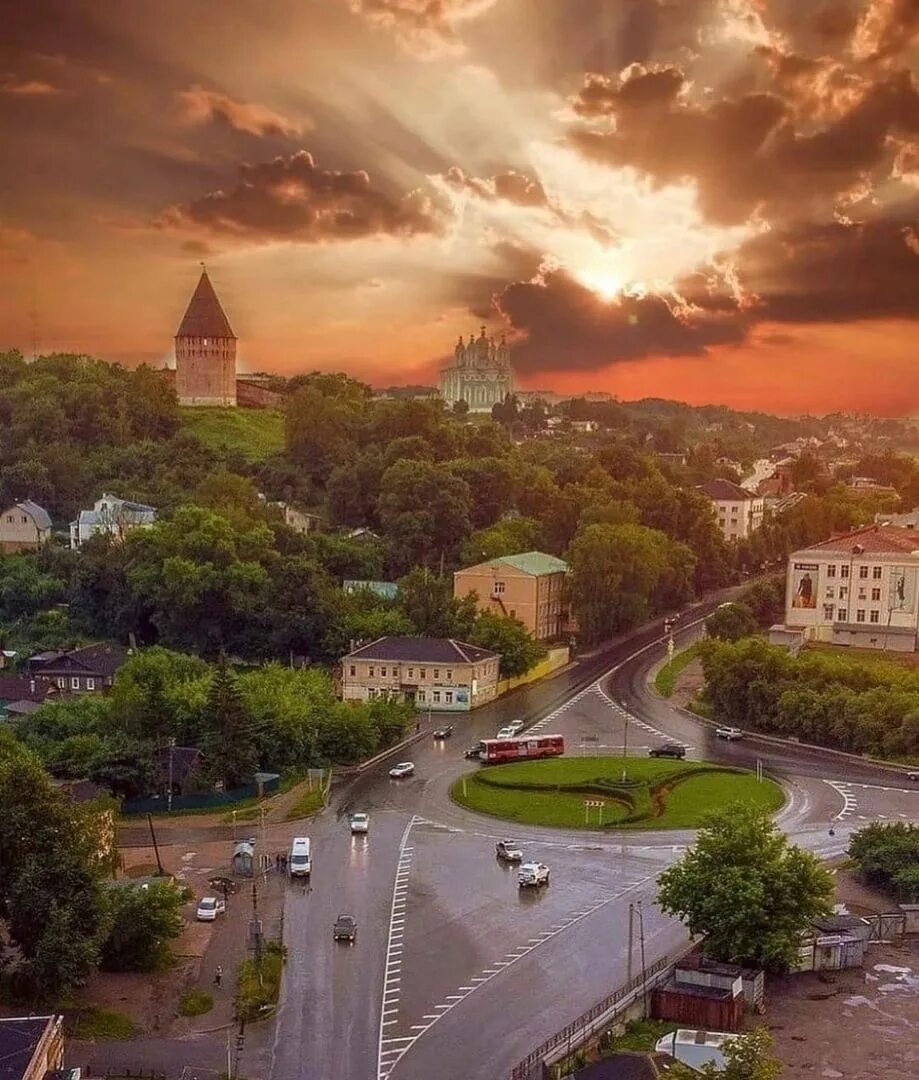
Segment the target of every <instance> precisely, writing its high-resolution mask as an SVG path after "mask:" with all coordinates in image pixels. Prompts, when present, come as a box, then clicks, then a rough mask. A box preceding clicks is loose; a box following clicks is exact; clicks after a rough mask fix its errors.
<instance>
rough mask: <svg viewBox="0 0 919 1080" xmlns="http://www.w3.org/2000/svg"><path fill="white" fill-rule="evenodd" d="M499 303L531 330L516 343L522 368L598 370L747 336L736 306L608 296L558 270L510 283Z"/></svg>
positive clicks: (515, 323) (512, 320)
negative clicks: (707, 307)
mask: <svg viewBox="0 0 919 1080" xmlns="http://www.w3.org/2000/svg"><path fill="white" fill-rule="evenodd" d="M496 306H497V308H498V310H499V312H500V313H501V314H502V315H503V316H504V318H505V319H506V320H507V322H508V323H509V324H510V325H511V326H512V327H513V328H514V329H515V330H517V331H520V332H522V333H523V334H525V335H526V338H525V340H523V341H521V342H519V343H518V344H517V345H516V346H515V347H514V366H515V368H516V369H517V370H518V371H521V372H536V371H560V370H594V369H598V368H603V367H606V366H607V365H609V364H612V363H615V362H616V361H619V360H636V359H641V358H642V357H646V356H686V355H700V354H703V353H704V352H705V351H706V349H707V347H708V346H709V345H715V344H725V343H731V342H740V341H742V340H743V338H744V334H745V329H746V318H745V316H744V315H742V314H741V313H739V312H737V311H729V312H713V311H703V310H689V309H687V308H686V307H685V305H681V304H680V302H679V301H678V300H675V299H674V300H665V299H664V298H663V297H660V296H644V297H629V296H621V297H619V298H617V299H616V300H615V301H604V300H602V299H600V298H599V297H598V296H597V295H596V293H594V292H592V291H591V290H590V289H588V288H585V287H584V286H583V285H581V284H580V283H579V282H577V281H575V280H574V278H572V277H571V276H570V275H569V274H567V273H565V272H564V271H561V270H558V271H554V272H552V273H548V274H545V275H544V276H543V277H542V278H541V279H539V280H537V281H530V282H517V283H515V284H513V285H508V286H507V288H506V289H505V290H504V291H503V292H502V293H501V294H500V295H499V296H497V297H496Z"/></svg>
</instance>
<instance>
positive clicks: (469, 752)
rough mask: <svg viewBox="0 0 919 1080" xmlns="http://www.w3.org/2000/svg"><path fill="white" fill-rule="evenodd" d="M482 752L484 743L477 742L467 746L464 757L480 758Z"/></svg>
mask: <svg viewBox="0 0 919 1080" xmlns="http://www.w3.org/2000/svg"><path fill="white" fill-rule="evenodd" d="M481 753H482V744H481V743H476V744H475V746H467V747H466V749H465V751H464V752H463V757H467V758H476V759H477V760H478V758H479V756H480V755H481Z"/></svg>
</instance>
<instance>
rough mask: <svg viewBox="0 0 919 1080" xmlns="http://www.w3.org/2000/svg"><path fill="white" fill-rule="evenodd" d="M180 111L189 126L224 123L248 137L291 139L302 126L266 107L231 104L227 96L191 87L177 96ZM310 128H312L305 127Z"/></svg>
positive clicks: (299, 131)
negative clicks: (266, 136) (263, 136)
mask: <svg viewBox="0 0 919 1080" xmlns="http://www.w3.org/2000/svg"><path fill="white" fill-rule="evenodd" d="M176 97H177V98H178V99H179V102H180V104H181V108H182V122H183V123H185V124H189V125H191V126H197V125H201V124H207V123H211V122H217V123H223V124H226V125H228V126H229V127H231V128H233V129H234V130H235V131H243V132H246V133H247V134H249V135H278V136H286V137H288V138H292V137H293V136H295V135H299V134H301V132H302V131H303V130H304V125H303V124H302V123H301V124H297V123H295V122H294V121H293V120H288V119H287V118H286V117H284V116H281V114H280V113H277V112H275V111H274V110H273V109H269V108H268V107H267V106H266V105H257V104H254V103H247V102H243V101H234V99H233V98H231V97H228V96H227V95H226V94H219V93H217V92H216V91H214V90H205V89H204V88H203V87H201V86H193V87H191V89H190V90H179V91H178V92H177V93H176ZM307 126H311V125H307Z"/></svg>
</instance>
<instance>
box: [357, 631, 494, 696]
mask: <svg viewBox="0 0 919 1080" xmlns="http://www.w3.org/2000/svg"><path fill="white" fill-rule="evenodd" d="M500 661H501V657H500V656H499V655H498V654H497V653H494V652H491V651H489V650H488V649H480V648H479V647H478V646H477V645H467V644H465V642H462V641H454V640H453V638H425V637H383V638H378V639H377V640H376V641H371V642H370V643H369V644H367V645H361V646H359V647H358V648H357V649H354V650H353V651H352V652H350V653H348V655H347V656H345V657H344V658H343V659H342V662H341V665H342V679H341V686H342V694H341V696H342V698H343V699H344V700H345V701H372V700H373V699H374V698H376V697H391V696H395V697H401V698H404V699H405V700H406V701H410V702H412V703H414V704H415V705H417V706H418V708H420V709H433V710H434V711H435V712H439V711H445V712H468V711H469V710H470V709H475V708H476V707H477V706H479V705H484V704H485V702H486V701H491V700H492V699H493V698H494V697H495V696H496V694H497V688H498V665H499V664H500Z"/></svg>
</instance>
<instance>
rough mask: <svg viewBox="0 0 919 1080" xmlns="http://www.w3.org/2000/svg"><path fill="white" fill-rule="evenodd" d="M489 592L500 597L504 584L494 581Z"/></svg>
mask: <svg viewBox="0 0 919 1080" xmlns="http://www.w3.org/2000/svg"><path fill="white" fill-rule="evenodd" d="M491 591H492V592H493V593H495V594H497V595H498V596H500V595H501V594H502V593H503V592H504V582H503V581H496V582H495V583H494V585H492V587H491Z"/></svg>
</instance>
